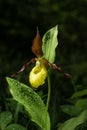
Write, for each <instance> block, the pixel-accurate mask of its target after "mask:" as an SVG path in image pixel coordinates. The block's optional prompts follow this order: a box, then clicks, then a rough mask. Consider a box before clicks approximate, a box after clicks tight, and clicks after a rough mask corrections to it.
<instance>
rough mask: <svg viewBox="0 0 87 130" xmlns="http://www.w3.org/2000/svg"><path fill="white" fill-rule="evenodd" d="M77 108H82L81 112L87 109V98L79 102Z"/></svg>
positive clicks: (76, 104)
mask: <svg viewBox="0 0 87 130" xmlns="http://www.w3.org/2000/svg"><path fill="white" fill-rule="evenodd" d="M75 106H76V107H78V108H80V109H81V110H85V109H87V98H85V99H79V100H77V102H76V103H75Z"/></svg>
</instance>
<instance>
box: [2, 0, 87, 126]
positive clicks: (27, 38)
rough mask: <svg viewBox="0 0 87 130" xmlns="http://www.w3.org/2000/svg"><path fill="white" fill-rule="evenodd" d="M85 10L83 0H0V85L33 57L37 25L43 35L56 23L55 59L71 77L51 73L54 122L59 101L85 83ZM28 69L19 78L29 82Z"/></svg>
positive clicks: (86, 32)
mask: <svg viewBox="0 0 87 130" xmlns="http://www.w3.org/2000/svg"><path fill="white" fill-rule="evenodd" d="M86 12H87V1H86V0H78V1H76V0H71V1H70V0H36V1H34V0H24V1H23V0H0V77H1V83H0V87H1V86H4V82H3V81H2V79H3V78H4V77H5V76H8V75H11V74H12V73H14V72H15V71H17V70H19V69H20V67H21V66H22V65H23V64H24V63H25V61H27V60H30V59H31V58H32V57H35V56H34V54H33V53H32V52H31V46H32V41H33V39H34V37H35V35H36V27H37V26H38V27H39V30H40V34H41V37H42V36H43V35H44V33H45V32H46V31H47V30H48V29H50V28H52V27H54V26H55V25H57V24H58V25H59V34H58V41H59V45H58V48H57V49H56V60H55V63H56V64H58V65H59V66H61V68H62V69H63V70H64V71H65V72H68V73H70V74H71V75H72V80H68V79H66V78H65V77H64V76H63V75H62V74H59V73H57V72H56V71H53V72H52V74H51V81H52V93H51V94H52V99H51V103H50V105H52V106H53V104H54V107H53V109H52V110H50V111H52V113H53V115H52V114H51V116H53V117H52V119H53V121H54V124H53V125H55V124H56V122H58V120H59V119H58V115H59V113H58V114H57V109H58V106H59V104H63V103H65V98H67V97H69V96H71V94H72V93H73V92H74V90H75V89H77V90H82V89H83V88H86V87H87V86H86V85H87V36H86V34H87V18H86V15H87V14H86ZM30 68H31V67H30ZM28 73H29V70H26V72H24V73H23V74H24V75H23V74H22V75H21V79H22V82H25V83H28V81H27V79H28ZM22 76H23V78H22ZM53 77H55V78H53ZM61 101H62V102H61ZM55 104H56V105H55ZM61 120H62V119H61Z"/></svg>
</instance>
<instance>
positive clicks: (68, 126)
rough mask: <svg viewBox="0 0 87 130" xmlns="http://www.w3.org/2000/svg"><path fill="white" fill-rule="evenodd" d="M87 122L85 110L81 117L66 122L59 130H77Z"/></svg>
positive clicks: (86, 111)
mask: <svg viewBox="0 0 87 130" xmlns="http://www.w3.org/2000/svg"><path fill="white" fill-rule="evenodd" d="M86 120H87V110H84V111H83V112H82V113H81V114H80V115H79V116H77V117H74V118H71V119H69V120H67V121H65V122H64V123H63V124H62V125H61V126H60V128H58V130H75V128H76V127H77V126H79V125H80V124H82V123H84V122H85V121H86Z"/></svg>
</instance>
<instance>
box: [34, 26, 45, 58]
mask: <svg viewBox="0 0 87 130" xmlns="http://www.w3.org/2000/svg"><path fill="white" fill-rule="evenodd" d="M32 52H33V53H34V54H35V55H36V56H37V57H42V56H43V52H42V40H41V36H40V33H39V30H38V28H37V34H36V37H35V38H34V40H33V44H32Z"/></svg>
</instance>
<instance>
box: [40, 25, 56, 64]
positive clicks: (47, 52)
mask: <svg viewBox="0 0 87 130" xmlns="http://www.w3.org/2000/svg"><path fill="white" fill-rule="evenodd" d="M57 35H58V26H55V27H53V28H51V29H50V30H48V31H47V32H46V33H45V34H44V36H43V38H42V42H43V44H42V50H43V53H44V57H45V58H46V59H47V60H48V61H49V62H50V63H53V62H54V60H55V56H56V54H55V49H56V47H57V45H58V39H57Z"/></svg>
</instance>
